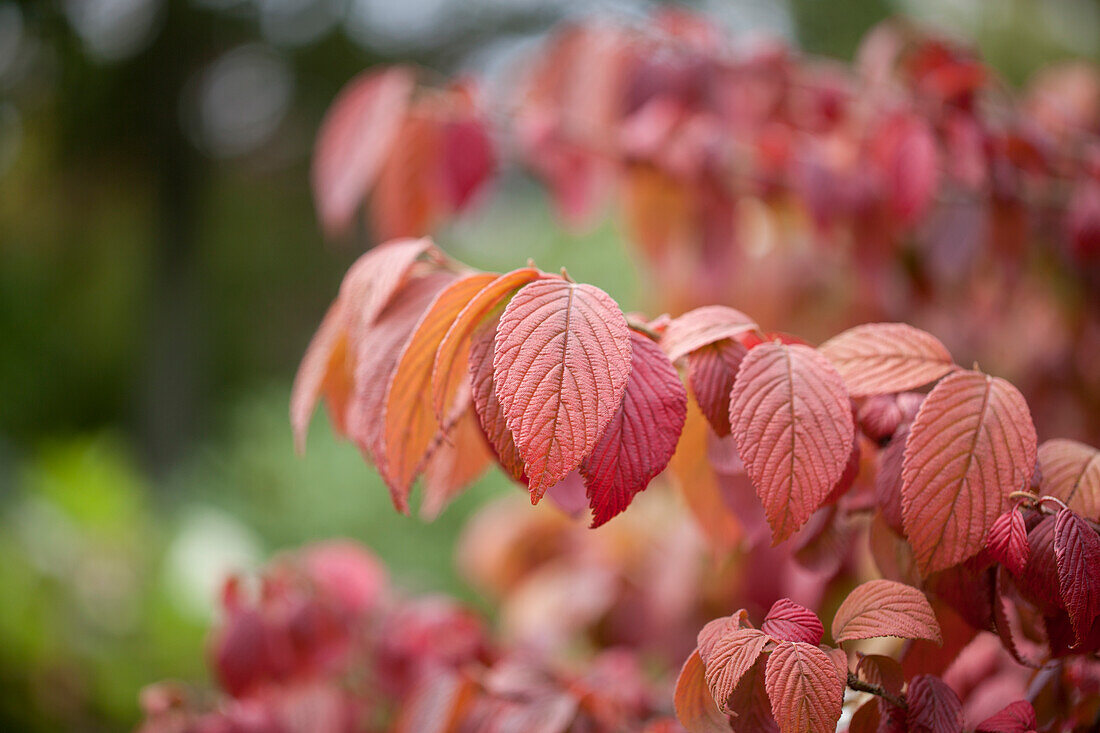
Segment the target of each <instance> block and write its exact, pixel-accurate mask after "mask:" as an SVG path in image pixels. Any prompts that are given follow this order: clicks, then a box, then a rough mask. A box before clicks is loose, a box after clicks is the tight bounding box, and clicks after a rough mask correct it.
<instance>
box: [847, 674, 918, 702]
mask: <svg viewBox="0 0 1100 733" xmlns="http://www.w3.org/2000/svg"><path fill="white" fill-rule="evenodd" d="M848 687H851V688H852V689H853V690H855V691H856V692H869V693H871V694H872V695H877V696H879V697H881V698H882V699H883V700H885V701H886V702H888V703H890V704H891V705H896V706H897V707H899V708H901V709H902V710H908V709H909V705H908V704H907V703H906V702H905V698H904V697H899V696H897V695H892V694H890V693H889V692H887V691H886V690H885V689H883V688H882V687H880V686H879V685H872V684H871V683H870V682H864V681H863V680H861V679H860V678H859V677H856V676H855V674H853V673H852V672H849V673H848Z"/></svg>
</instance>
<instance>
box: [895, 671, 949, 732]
mask: <svg viewBox="0 0 1100 733" xmlns="http://www.w3.org/2000/svg"><path fill="white" fill-rule="evenodd" d="M905 701H906V702H907V703H908V706H909V709H908V713H907V715H906V720H907V722H908V723H909V730H910V731H912V732H913V733H962V729H963V714H962V703H961V702H959V696H958V695H956V694H955V691H954V690H952V689H951V688H950V687H948V686H947V684H946V683H944V681H943V680H941V679H940V678H938V677H933V676H932V675H928V674H921V675H917V676H916V677H914V678H913V679H912V680H910V682H909V689H908V690H907V693H906V696H905Z"/></svg>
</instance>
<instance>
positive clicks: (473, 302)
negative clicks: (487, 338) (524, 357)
mask: <svg viewBox="0 0 1100 733" xmlns="http://www.w3.org/2000/svg"><path fill="white" fill-rule="evenodd" d="M539 275H540V273H539V271H538V270H536V269H535V268H533V267H523V268H520V269H518V270H513V271H511V272H508V273H505V274H503V275H501V276H499V277H498V278H496V279H495V280H493V281H492V282H490V283H489V284H488V285H486V286H485V287H484V288H482V289H481V290H480V291H478V293H477V294H476V295H475V296H474V297H473V298H471V299H470V302H469V303H467V304H466V306H465V307H464V308H463V309H462V310H461V311H460V312H459V314H458V316H457V317H456V318H455V320H454V323H452V324H451V326H450V328H448V329H447V334H446V335H445V336H444V337H443V341H441V342H440V344H439V348H438V349H437V350H436V354H435V364H434V365H433V366H432V407H433V409H434V410H435V415H436V419H437V420H443V418H444V415H445V414H446V413H447V411H448V409H449V408H450V406H451V404H453V402H454V397H455V392H456V390H457V386H456V385H457V384H458V383H459V382H460V379H458V378H456V376H455V375H461V374H462V373H463V371H464V370H463V369H462V368H461V363H462V360H463V358H464V357H465V356H466V355H467V354H468V353H469V350H470V338H471V336H472V335H473V333H474V331H475V329H477V328H478V327H479V326H480V325H481V324H482V322H483V321H485V319H486V318H487V317H488V316H489V314H490V312H492V311H493V309H495V308H496V307H497V305H499V304H500V302H501V301H502V300H504V299H505V298H506V297H508V295H509V294H510V293H512V292H513V291H515V290H516V289H518V288H520V287H522V286H524V285H526V284H527V283H529V282H531V281H532V280H534V279H536V278H538V277H539ZM494 334H495V328H494ZM489 358H490V364H491V362H492V349H491V348H490V349H489Z"/></svg>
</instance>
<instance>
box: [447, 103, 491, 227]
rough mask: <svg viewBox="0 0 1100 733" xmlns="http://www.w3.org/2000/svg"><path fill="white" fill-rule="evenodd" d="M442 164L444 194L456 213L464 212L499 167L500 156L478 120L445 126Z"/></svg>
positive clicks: (464, 119)
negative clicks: (461, 210) (497, 158)
mask: <svg viewBox="0 0 1100 733" xmlns="http://www.w3.org/2000/svg"><path fill="white" fill-rule="evenodd" d="M439 164H440V170H441V174H442V179H443V185H442V188H443V194H444V196H445V197H446V199H447V203H448V205H450V207H451V208H452V209H454V210H455V211H458V210H460V209H462V208H463V207H464V206H466V204H467V203H468V202H469V201H470V199H471V198H472V197H473V195H474V194H475V193H477V191H478V189H480V188H481V187H482V185H484V183H485V182H486V181H487V180H488V179H489V176H490V175H492V173H493V168H494V167H495V166H496V153H495V152H494V150H493V141H492V139H490V137H489V133H488V130H486V129H485V124H484V122H482V121H481V120H480V119H477V118H476V117H470V118H463V119H456V120H452V121H449V122H447V123H445V124H444V125H443V129H442V131H441V141H440V154H439Z"/></svg>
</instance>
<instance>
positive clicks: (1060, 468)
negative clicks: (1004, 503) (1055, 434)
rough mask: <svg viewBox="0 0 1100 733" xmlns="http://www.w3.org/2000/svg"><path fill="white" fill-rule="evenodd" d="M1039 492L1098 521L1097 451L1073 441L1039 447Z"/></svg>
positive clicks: (1099, 477)
mask: <svg viewBox="0 0 1100 733" xmlns="http://www.w3.org/2000/svg"><path fill="white" fill-rule="evenodd" d="M1039 468H1040V469H1041V471H1042V475H1043V479H1042V483H1041V484H1040V486H1039V490H1040V491H1041V492H1042V493H1044V494H1049V495H1050V496H1056V497H1058V498H1059V499H1061V500H1062V501H1064V502H1065V503H1066V506H1068V507H1069V508H1070V509H1073V510H1074V511H1076V512H1078V513H1079V514H1081V516H1083V517H1086V518H1087V519H1094V520H1096V519H1100V451H1098V450H1096V449H1095V448H1093V447H1092V446H1088V445H1085V444H1084V443H1078V442H1077V441H1074V440H1064V439H1057V440H1048V441H1046V442H1045V443H1043V444H1042V445H1041V446H1039Z"/></svg>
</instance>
